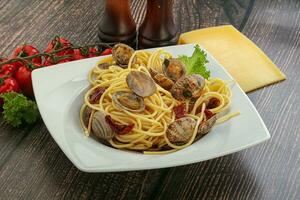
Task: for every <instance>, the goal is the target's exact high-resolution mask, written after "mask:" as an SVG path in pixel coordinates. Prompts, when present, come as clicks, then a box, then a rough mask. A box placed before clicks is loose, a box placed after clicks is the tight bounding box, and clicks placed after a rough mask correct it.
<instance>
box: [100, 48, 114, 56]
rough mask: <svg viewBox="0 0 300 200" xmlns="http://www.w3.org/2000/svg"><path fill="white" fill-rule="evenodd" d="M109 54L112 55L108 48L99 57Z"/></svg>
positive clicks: (110, 49)
mask: <svg viewBox="0 0 300 200" xmlns="http://www.w3.org/2000/svg"><path fill="white" fill-rule="evenodd" d="M110 54H112V48H108V49H105V50H104V51H102V53H101V56H105V55H110Z"/></svg>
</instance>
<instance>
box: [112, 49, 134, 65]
mask: <svg viewBox="0 0 300 200" xmlns="http://www.w3.org/2000/svg"><path fill="white" fill-rule="evenodd" d="M133 53H134V49H133V48H131V47H130V46H128V45H126V44H121V43H120V44H116V45H115V46H114V47H113V49H112V57H113V59H114V60H115V61H116V63H117V64H118V65H120V66H121V67H122V68H126V67H127V65H128V63H129V60H130V58H131V56H132V55H133Z"/></svg>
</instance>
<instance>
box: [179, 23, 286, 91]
mask: <svg viewBox="0 0 300 200" xmlns="http://www.w3.org/2000/svg"><path fill="white" fill-rule="evenodd" d="M188 43H198V44H200V45H201V46H202V47H204V48H205V49H206V50H207V51H208V52H210V53H211V54H212V55H213V56H214V57H215V58H216V59H217V60H218V61H219V62H220V63H221V64H222V65H223V66H224V67H225V68H226V69H227V71H228V72H229V73H230V74H231V75H232V76H233V78H234V79H235V80H236V81H237V82H238V83H239V85H240V86H241V87H242V89H243V90H244V91H245V92H250V91H253V90H255V89H258V88H261V87H263V86H266V85H270V84H272V83H275V82H278V81H282V80H285V75H284V74H283V73H282V72H281V71H280V70H279V69H278V68H277V67H276V65H275V64H274V63H273V62H272V61H271V60H270V59H269V58H268V56H267V55H266V54H265V53H264V52H263V51H262V50H260V49H259V48H258V47H257V46H256V45H255V44H254V43H253V42H252V41H250V40H249V39H248V38H247V37H246V36H245V35H243V34H242V33H240V32H239V31H238V30H237V29H235V28H234V27H233V26H231V25H226V26H217V27H211V28H205V29H199V30H195V31H191V32H187V33H183V34H181V36H180V38H179V44H188Z"/></svg>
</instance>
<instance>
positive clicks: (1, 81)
mask: <svg viewBox="0 0 300 200" xmlns="http://www.w3.org/2000/svg"><path fill="white" fill-rule="evenodd" d="M6 92H20V87H19V84H18V82H17V81H16V79H14V78H13V77H6V78H0V94H3V93H6ZM2 105H3V99H2V98H0V107H2Z"/></svg>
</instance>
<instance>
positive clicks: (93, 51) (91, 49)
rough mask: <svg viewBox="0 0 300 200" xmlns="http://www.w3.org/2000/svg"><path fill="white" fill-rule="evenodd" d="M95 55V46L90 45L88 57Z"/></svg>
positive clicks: (96, 54)
mask: <svg viewBox="0 0 300 200" xmlns="http://www.w3.org/2000/svg"><path fill="white" fill-rule="evenodd" d="M96 56H99V53H98V50H97V49H96V48H95V47H90V48H89V55H88V57H89V58H92V57H96Z"/></svg>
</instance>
